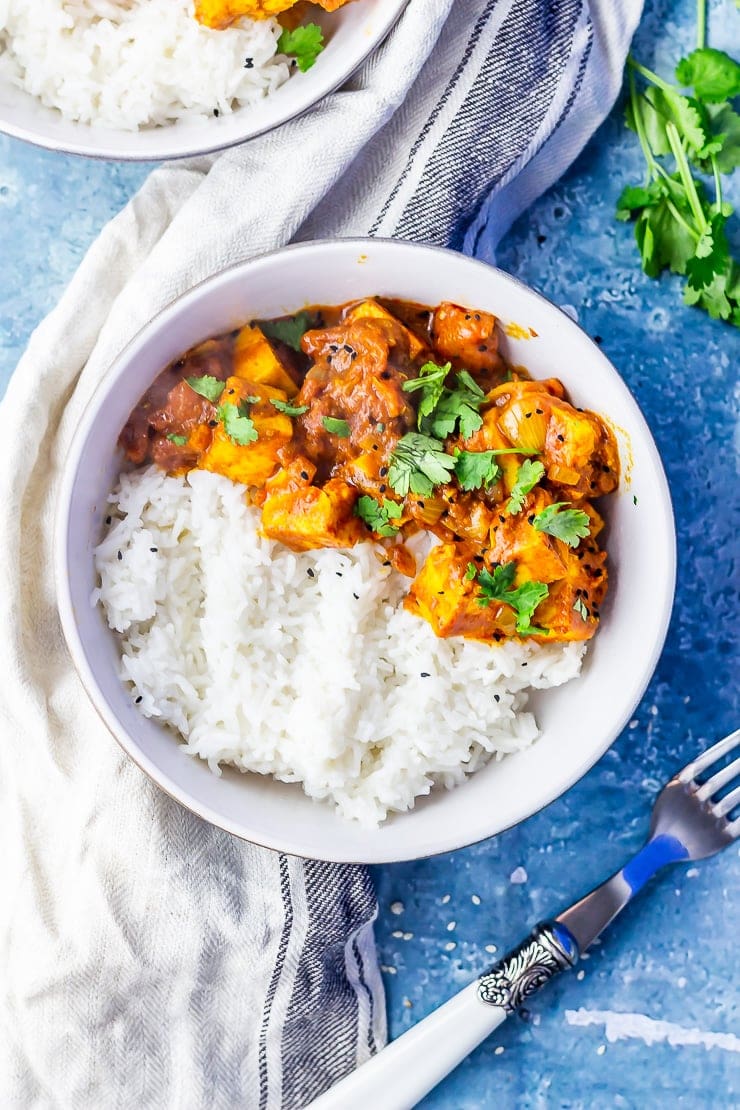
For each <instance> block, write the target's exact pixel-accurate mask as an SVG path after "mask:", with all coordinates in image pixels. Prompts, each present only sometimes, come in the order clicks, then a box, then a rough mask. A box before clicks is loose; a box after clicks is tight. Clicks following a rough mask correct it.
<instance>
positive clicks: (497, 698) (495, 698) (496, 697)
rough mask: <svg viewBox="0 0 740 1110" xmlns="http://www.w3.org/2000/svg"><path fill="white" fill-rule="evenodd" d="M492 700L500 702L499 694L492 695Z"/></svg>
mask: <svg viewBox="0 0 740 1110" xmlns="http://www.w3.org/2000/svg"><path fill="white" fill-rule="evenodd" d="M493 700H494V701H501V695H500V694H494V695H493Z"/></svg>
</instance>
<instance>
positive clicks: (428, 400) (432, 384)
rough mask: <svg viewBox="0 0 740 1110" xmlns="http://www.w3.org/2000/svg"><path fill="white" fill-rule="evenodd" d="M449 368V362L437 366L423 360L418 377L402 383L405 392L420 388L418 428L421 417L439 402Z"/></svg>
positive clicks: (431, 411)
mask: <svg viewBox="0 0 740 1110" xmlns="http://www.w3.org/2000/svg"><path fill="white" fill-rule="evenodd" d="M451 369H452V363H451V362H448V363H446V364H445V365H444V366H437V364H436V363H435V362H425V363H424V365H423V366H422V368H421V370H420V371H419V377H418V378H410V379H409V380H408V381H406V382H404V383H403V389H404V392H405V393H415V392H416V391H417V390H421V400H420V401H419V412H418V416H417V425H418V427H419V428H421V423H422V420H423V418H424V417H425V416H431V414H432V413H433V412H434V410H435V408H436V407H437V405H438V404H439V399H440V397H441V396H442V394H443V393H444V388H445V381H446V379H447V375H448V374H449V372H450V370H451Z"/></svg>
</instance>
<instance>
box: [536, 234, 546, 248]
mask: <svg viewBox="0 0 740 1110" xmlns="http://www.w3.org/2000/svg"><path fill="white" fill-rule="evenodd" d="M537 242H538V243H539V245H540V246H542V244H543V243H546V242H547V236H546V235H538V236H537Z"/></svg>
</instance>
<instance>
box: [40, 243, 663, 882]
mask: <svg viewBox="0 0 740 1110" xmlns="http://www.w3.org/2000/svg"><path fill="white" fill-rule="evenodd" d="M339 245H341V246H343V247H347V248H350V249H353V250H359V251H360V252H362V251H363V248H371V247H373V246H377V245H382V246H383V247H384V248H385V247H392V248H398V249H400V250H403V251H406V250H411V251H413V250H416V249H419V248H420V249H422V250H423V251H433V252H436V253H438V254H439V255H440V259H441V260H442V259H444V258H447V257H449V256H450V255H452V256H455V257H456V258H458V259H459V258H464V259H465V261H466V263H468V264H469V265H471V266H473V267H477V268H479V269H481V270H482V271H485V272H490V271H494V272H495V273H496V274H497V276H498V278H499V280H502V281H503V282H504V283H505V284H506V283H509V284H513V285H515V286H516V287H518V288H519V289H520V290H524V291H525V292H526V293H527V295H529V296H532V297H535V298H537V299H538V300H539V301H542V302H544V303H545V304H546V305H547V306H549V307H550V308H554V309H555V310H556V311H557V312H558V313H559V314H560V315H561V316H563V317H564V318H565V320H567V322H568V325H570V326H571V327H575V328H577V329H578V330H579V331H580V332H581V333H582V335H583V336H584V337H585V338H586V340H587V341H588V343H589V345H590V346H591V347H593V349H594V351H595V352H597V353H598V355H599V356H600V357H601V358H602V359H604V360H605V361H606V362H607V363H608V365H609V367H610V369H611V371H612V373H613V374H614V375H615V376H616V377H617V378H618V380H619V382H620V383H621V385H622V387H623V388H624V389H625V391H626V392H627V393H628V394H629V397H630V398H631V400H632V403H633V405H634V407H635V415H636V418H637V421H638V423H639V424H640V425H641V429H640V430H641V432H642V435H643V441H644V445H645V447H646V449H647V453H648V455H649V456H650V458H651V461H652V463H653V466H654V468H655V475H656V478H657V480H658V483H659V485H660V488H661V495H662V496H661V505H662V508H663V511H664V520H663V525H664V529H665V533H664V534H665V537H666V539H667V540H668V543H667V545H666V546H667V549H666V557H667V561H668V570H669V573H668V575H667V577H666V580H665V583H664V589H663V593H662V596H661V598H660V602H659V615H658V621H657V625H656V635H655V639H654V643H653V646H652V650H651V653H650V657H649V662H648V664H647V665H646V667H645V671H644V674H643V677H642V680H641V682H640V683H638V684H636V686H635V688H634V691H633V696H632V698H631V699H630V703H629V705H627V706H626V707H625V710H624V711H623V713H622V715H621V716H620V718H618V719H615V721H614V722H613V723H612V725H611V727H610V728H609V729H607V730H605V732H604V736H603V739H602V742H601V744H600V745H599V747H598V749H593V750H590V751H589V753H588V755H587V756H586V757H585V758H584V759H583V760H582V761H581V762H579V763H578V764H577V765H576V766H575V768H574V769H573V770H572V771H571V773H570V774H569V775H568V776H567V777H564V778H563V779H562V780H558V782H557V784H556V785H555V786H553V787H548V788H547V789H543V790H542V791H541V800H540V801H539V802H538V804H536V805H535V807H534V808H532V809H530V810H529V812H528V813H526V814H525V815H524V816H522V817H520V818H519V819H518V820H514V821H510V822H509V823H507V824H505V825H502V826H501V827H499V828H497V829H496V831H495V832H488V833H484V834H482V835H481V836H474V837H473V838H472V839H469V840H467V839H466V840H464V841H462V842H461V841H460V840H459V837H456V836H455V835H454V833H452V834H450V835H449V836H448V837H446V838H445V840H444V842H443V843H440V844H439V845H437V846H435V847H434V848H433V849H432V850H427V851H425V850H418V851H415V852H404V853H403V854H400V855H391V854H388V853H387V852H384V853H383V854H382V857H378V858H371V859H357V858H356V857H355V856H353V855H351V854H350V855H348V854H347V853H343V852H342V850H341V846H339V848H338V850H332V851H328V852H326V853H322V855H320V856H317V855H315V854H314V855H310V854H308V853H302V852H301V851H300V850H297V849H296V846H295V843H294V841H292V840H291V839H290V837H289V836H274V837H267V838H266V837H264V836H263V837H260V835H259V834H255V833H254V832H253V831H252V830H249V834H248V835H247V830H246V829H245V827H244V826H245V825H246V824H248V822H242V825H241V827H238V826H237V825H236V823H235V822H234V821H232V820H230V819H229V818H226V817H224V816H223V815H221V814H219V813H218V812H217V811H215V810H214V809H213V808H212V807H211V806H210V805H208V804H206V803H204V802H202V801H200V800H199V799H197V798H193V797H192V795H191V794H190V793H189V792H188V791H187V790H185V789H183V788H181V787H180V786H179V785H178V784H177V783H176V782H174V781H173V780H172V778H171V777H170V775H169V774H168V773H166V772H162V771H161V770H160V768H159V767H158V766H157V765H156V764H155V763H154V762H153V761H152V760H150V759H149V758H148V757H147V756H146V755H145V754H144V753H143V752H142V751H141V749H140V746H139V745H138V744H137V742H136V741H135V740H134V739H133V738H132V737H131V736H129V735H128V733H127V731H126V729H125V727H124V726H123V725H122V724H121V723H120V721H119V720H118V718H117V717H116V716H115V714H114V713H113V712H112V710H111V709H110V708H109V707H108V704H107V702H106V699H105V697H104V695H103V693H102V691H101V690H100V689H99V688H98V684H97V681H96V679H95V676H94V674H93V672H92V669H91V667H90V666H89V664H88V661H87V656H86V649H85V647H84V644H83V642H82V637H81V636H80V633H79V630H78V627H77V622H76V619H75V615H74V607H73V604H72V598H71V593H70V590H69V585H68V583H69V570H68V560H67V534H68V517H69V510H70V505H71V499H72V494H73V491H74V486H75V482H76V478H77V473H78V469H79V464H80V461H81V457H80V456H81V453H82V450H83V448H84V446H85V443H86V441H87V437H88V432H89V430H90V427H91V425H92V421H93V419H94V417H95V415H96V414H97V411H98V409H99V407H100V403H101V400H102V399H103V398H105V397H106V396H107V393H108V383H109V381H110V380H111V379H115V378H116V377H117V375H118V374H119V373H120V371H121V369H122V367H123V366H124V365H125V364H128V363H129V362H130V361H131V359H132V357H133V355H134V354H135V352H136V350H137V348H138V347H139V346H140V345H142V344H144V343H145V342H147V341H148V340H149V338H150V337H151V336H152V335H154V334H155V333H156V332H158V331H160V330H161V329H162V328H163V327H166V326H167V324H168V322H169V320H170V318H171V317H172V316H174V315H176V314H178V313H179V312H180V311H182V310H183V309H186V308H187V305H188V304H189V303H190V302H191V301H195V300H197V299H198V298H199V296H200V294H201V292H202V291H203V290H204V288H206V287H208V286H210V285H211V284H213V283H217V282H219V281H222V280H224V279H225V278H226V277H227V276H229V275H235V274H236V273H238V272H240V271H245V270H249V269H251V268H252V267H253V266H254V265H255V264H259V263H263V262H267V261H269V260H271V259H273V258H275V257H276V256H278V255H284V254H293V253H296V252H301V251H310V250H315V249H317V248H319V249H321V248H329V249H331V248H332V247H336V246H339ZM53 566H54V578H55V592H56V604H57V610H58V612H59V617H60V621H61V625H62V632H63V635H64V639H65V642H66V644H67V647H68V650H69V652H70V657H71V660H72V663H73V666H74V668H75V671H76V673H77V675H78V677H79V679H80V681H81V684H82V686H83V688H84V690H85V692H86V694H87V696H88V698H89V699H90V701H91V703H92V705H93V707H94V709H95V711H96V712H97V714H98V716H99V717H100V719H101V720H102V722H103V723H104V724H105V726H106V728H107V729H108V731H109V732H110V733H111V735H112V736H113V738H114V739H115V740H116V742H117V743H118V744H119V746H120V747H121V748H122V749H123V751H124V752H125V753H126V755H127V756H128V757H129V758H130V759H131V760H132V761H133V762H134V763H135V764H136V766H137V767H139V769H140V770H141V771H143V772H144V774H146V775H147V777H148V778H149V779H150V780H151V781H152V782H153V783H154V784H155V785H156V786H157V787H158V788H159V789H161V790H162V791H164V793H165V794H167V795H169V797H171V798H172V799H173V800H175V801H176V802H179V803H180V805H182V806H184V808H185V809H187V810H189V811H190V812H191V813H194V814H195V815H196V816H198V817H200V818H201V819H203V820H205V821H208V822H209V823H210V824H212V825H214V826H215V827H217V828H220V829H222V830H223V831H224V832H228V833H231V835H233V836H236V837H237V838H238V839H240V840H243V841H245V842H246V843H251V844H255V845H257V846H258V847H262V848H268V849H270V850H273V851H279V852H284V853H286V854H288V855H292V856H296V857H297V858H302V859H316V858H319V859H322V860H325V861H328V862H334V863H354V864H368V865H375V864H380V863H382V864H386V863H388V864H390V863H401V862H407V861H411V860H416V859H426V858H432V857H434V856H437V855H442V854H444V853H446V852H450V851H456V850H458V849H460V848H464V847H470V846H472V845H474V844H480V843H482V842H483V841H485V840H489V839H492V838H493V837H496V836H500V835H501V834H502V833H504V832H507V831H508V830H509V829H512V828H515V827H516V826H517V825H520V824H522V823H523V822H524V821H527V820H529V819H530V818H531V817H534V816H535V815H536V814H538V813H541V812H542V811H543V810H544V809H546V808H547V807H548V806H549V805H551V804H552V803H553V802H555V801H557V800H558V799H559V798H561V797H562V796H563V795H564V794H566V793H567V792H568V791H569V790H570V789H571V788H572V787H573V786H575V784H576V783H578V782H579V781H580V780H581V779H582V778H583V777H584V775H586V774H587V773H588V772H589V771H590V770H591V769H592V768H593V767H595V765H596V764H597V763H598V762H599V760H600V759H601V758H602V757H603V756H604V754H605V753H606V752H607V751H608V750H609V748H610V747H611V746H612V744H613V743H614V741H615V740H616V739H617V737H618V736H619V735H620V734H621V732H622V731H623V729H624V727H625V726H626V724H627V722H628V721H629V720H630V719H631V717H632V714H633V713H634V710H635V709H636V707H637V706H638V705H639V703H640V701H641V700H642V698H643V696H644V694H645V691H646V689H647V687H648V685H649V683H650V681H651V680H652V678H653V675H654V673H655V669H656V667H657V664H658V661H659V659H660V656H661V654H662V651H663V647H664V645H665V640H666V637H667V634H668V628H669V625H670V620H671V616H672V612H673V603H674V596H675V588H676V573H677V539H676V528H675V516H674V512H673V504H672V500H671V494H670V488H669V485H668V480H667V477H666V473H665V468H664V467H663V463H662V459H661V457H660V453H659V451H658V448H657V445H656V443H655V440H654V438H653V435H652V432H651V431H650V427H649V425H648V423H647V421H646V419H645V416H644V414H643V412H642V409H641V408H640V406H639V404H638V402H637V400H636V398H635V397H634V394H633V393H632V391H631V390H630V389H629V386H628V385H627V383H626V382H625V381H624V379H623V378H622V376H621V374H619V371H618V370H617V369H616V367H615V366H614V365H613V364H612V363H611V361H610V360H609V359H607V358H606V356H605V355H604V353H603V351H601V349H600V348H599V346H598V344H596V343H595V342H594V340H593V339H592V338H591V337H590V336H589V335H588V333H587V332H586V330H585V329H584V328H583V327H582V326H581V324H580V323H578V322H577V321H576V320H574V319H573V318H572V316H570V314H569V313H567V312H566V311H564V309H562V308H561V307H560V306H559V305H557V304H555V303H554V302H553V301H550V300H549V299H548V298H547V297H545V296H544V295H543V294H542V293H540V292H538V291H537V290H535V289H533V288H532V287H531V286H529V285H527V284H526V282H523V281H521V280H520V279H519V278H517V277H515V276H514V275H512V274H509V273H507V272H506V271H505V270H502V269H500V268H499V267H497V266H493V265H491V264H490V263H488V262H484V261H482V260H480V259H476V258H471V257H470V256H466V255H462V254H461V253H460V252H458V251H454V250H451V249H450V248H447V247H439V246H435V245H430V244H425V243H413V242H408V241H403V240H398V239H390V238H382V237H378V238H372V237H367V236H365V237H355V236H353V237H348V238H334V239H313V240H307V241H305V242H300V243H291V244H288V245H286V246H283V247H278V248H276V249H274V250H271V251H265V252H263V253H261V254H259V255H255V256H254V257H253V258H250V259H248V260H246V261H242V262H235V263H232V264H231V265H229V266H226V267H224V268H223V269H221V270H218V271H217V272H216V273H214V274H211V275H210V276H209V277H207V278H204V279H203V280H201V281H199V282H198V283H197V284H196V285H194V286H192V287H191V288H190V289H188V290H186V291H185V292H184V293H181V294H179V295H178V296H176V297H175V298H173V300H172V301H170V302H169V303H168V304H167V305H165V306H164V307H163V308H162V309H160V311H159V312H158V313H157V314H156V315H155V316H154V317H153V318H152V319H151V320H150V321H149V322H148V323H147V324H145V325H144V326H143V327H142V328H140V329H139V331H138V332H137V333H136V334H135V335H134V336H133V337H132V338H131V339H130V340H129V342H128V343H127V344H126V345H125V346H124V347H123V348H122V350H121V351H120V352H119V354H118V355H117V356H116V358H115V359H114V360H113V361H112V362H111V364H110V366H109V367H108V369H107V370H106V371H105V373H104V374H103V376H102V378H101V380H100V381H99V382H98V384H97V386H96V387H95V389H94V391H93V393H92V395H91V397H90V398H89V400H88V402H87V404H86V405H85V408H84V410H83V412H82V415H81V417H80V420H79V422H78V425H77V427H76V429H75V432H74V434H73V437H72V440H71V442H70V446H69V449H68V451H67V454H66V456H65V458H64V460H63V462H62V474H61V480H60V485H59V493H58V498H57V506H56V515H55V521H54V534H53ZM315 804H320V803H315ZM412 813H413V811H411V813H410V814H409V816H411V815H412ZM391 819H392V818H391Z"/></svg>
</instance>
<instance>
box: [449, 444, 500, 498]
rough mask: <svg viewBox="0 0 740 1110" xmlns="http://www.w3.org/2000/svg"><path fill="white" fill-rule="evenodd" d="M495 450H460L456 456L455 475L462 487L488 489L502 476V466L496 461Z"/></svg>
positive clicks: (465, 488) (466, 488)
mask: <svg viewBox="0 0 740 1110" xmlns="http://www.w3.org/2000/svg"><path fill="white" fill-rule="evenodd" d="M495 454H496V453H495V451H459V452H458V454H457V455H456V456H455V477H456V478H457V480H458V482H459V483H460V489H463V490H474V489H488V487H489V486H491V485H493V483H494V482H497V481H498V480H499V478H500V477H501V467H500V466H499V465H498V463H496V462H495V461H494V458H495Z"/></svg>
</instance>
